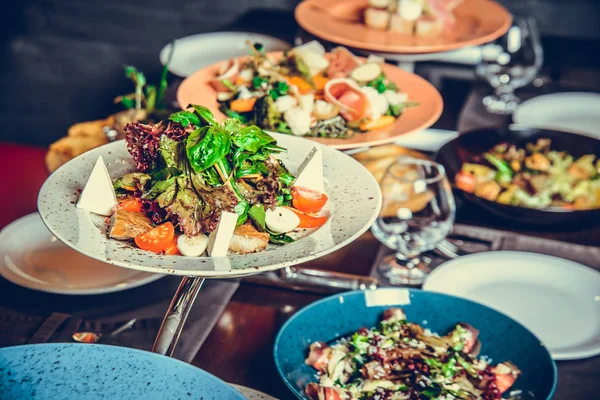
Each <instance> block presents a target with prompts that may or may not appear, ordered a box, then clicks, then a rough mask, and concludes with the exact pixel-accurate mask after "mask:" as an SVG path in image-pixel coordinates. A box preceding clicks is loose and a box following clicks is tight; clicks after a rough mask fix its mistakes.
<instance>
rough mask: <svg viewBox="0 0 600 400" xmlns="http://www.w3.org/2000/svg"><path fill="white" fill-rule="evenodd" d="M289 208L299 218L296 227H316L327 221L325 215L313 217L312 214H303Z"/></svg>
mask: <svg viewBox="0 0 600 400" xmlns="http://www.w3.org/2000/svg"><path fill="white" fill-rule="evenodd" d="M289 209H290V210H292V211H293V212H294V213H295V214H296V215H297V216H298V217H299V218H300V224H299V225H298V228H318V227H320V226H323V225H324V224H325V222H327V217H315V216H314V215H310V214H305V213H303V212H301V211H298V210H296V209H295V208H292V207H289Z"/></svg>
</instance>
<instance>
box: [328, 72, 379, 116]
mask: <svg viewBox="0 0 600 400" xmlns="http://www.w3.org/2000/svg"><path fill="white" fill-rule="evenodd" d="M325 98H326V99H327V101H329V102H330V103H332V104H335V105H336V106H338V107H339V108H340V114H341V115H342V117H344V119H346V120H347V121H358V120H360V119H363V118H369V117H370V114H371V112H370V110H371V104H370V102H369V99H368V97H367V95H366V94H365V93H364V92H363V91H361V90H360V87H359V86H358V85H357V84H356V83H355V82H354V81H352V80H350V79H332V80H330V81H329V82H327V85H325Z"/></svg>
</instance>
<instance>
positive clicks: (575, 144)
mask: <svg viewBox="0 0 600 400" xmlns="http://www.w3.org/2000/svg"><path fill="white" fill-rule="evenodd" d="M436 160H437V161H438V162H439V163H441V164H442V165H444V167H445V168H446V172H447V174H448V179H449V180H450V181H451V182H454V187H455V189H456V190H457V192H458V193H460V194H461V196H462V197H463V198H465V199H466V200H467V201H469V202H471V203H473V204H476V205H478V206H480V207H482V208H484V209H486V210H488V211H489V212H491V213H493V214H495V215H498V216H500V217H502V218H505V219H508V220H512V221H517V222H520V223H525V224H529V225H540V226H548V225H556V224H564V223H572V222H581V221H586V220H587V221H594V220H598V218H600V140H598V139H595V138H592V137H588V136H583V135H578V134H574V133H568V132H561V131H554V130H547V129H538V128H530V127H520V126H516V125H511V126H508V127H506V128H490V129H481V130H475V131H471V132H467V133H464V134H461V135H460V136H458V137H457V138H456V139H453V140H452V141H450V142H448V143H446V144H445V145H444V146H443V147H442V148H441V149H440V150H439V151H438V153H437V156H436Z"/></svg>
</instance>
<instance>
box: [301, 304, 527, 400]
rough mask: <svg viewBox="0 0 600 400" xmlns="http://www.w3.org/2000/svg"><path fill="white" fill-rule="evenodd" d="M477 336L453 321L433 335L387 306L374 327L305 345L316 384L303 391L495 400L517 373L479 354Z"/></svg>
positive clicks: (351, 398)
mask: <svg viewBox="0 0 600 400" xmlns="http://www.w3.org/2000/svg"><path fill="white" fill-rule="evenodd" d="M478 334H479V331H477V330H476V329H475V328H473V327H472V326H470V325H468V324H465V323H459V324H457V325H456V326H455V327H454V329H453V330H452V331H451V332H449V333H448V334H446V335H445V336H439V335H437V334H436V333H433V332H431V331H430V330H429V329H425V328H423V327H422V326H420V325H419V324H416V323H413V322H409V321H407V319H406V315H405V313H404V311H403V310H402V309H400V308H391V309H388V310H386V311H384V313H383V319H382V320H381V322H380V323H379V325H378V326H376V327H373V328H370V329H368V328H366V327H361V328H360V329H358V330H357V331H356V332H354V333H353V334H352V335H351V336H349V337H346V338H342V339H341V340H338V341H336V342H334V343H332V344H331V345H328V344H326V343H324V342H315V343H313V344H312V345H311V346H310V353H309V355H308V358H307V359H306V363H307V364H308V365H310V366H312V367H314V368H315V369H316V370H317V377H318V382H311V383H309V384H308V385H307V387H306V394H307V396H308V398H310V399H311V400H320V399H347V400H383V399H389V400H392V399H398V400H424V399H436V400H451V399H463V400H498V399H501V398H502V394H503V393H506V392H507V391H508V390H509V389H510V388H511V386H512V385H513V384H514V382H515V381H516V379H517V378H518V377H519V375H520V371H519V370H518V368H517V367H516V366H514V365H513V364H512V363H510V362H503V363H500V364H498V365H496V366H492V365H491V364H490V361H491V360H489V358H487V357H479V354H478V353H479V349H480V343H479V341H478ZM509 395H511V396H512V393H509Z"/></svg>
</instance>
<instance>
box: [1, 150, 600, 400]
mask: <svg viewBox="0 0 600 400" xmlns="http://www.w3.org/2000/svg"><path fill="white" fill-rule="evenodd" d="M44 154H45V150H44V149H40V148H34V147H28V146H20V145H11V144H0V170H1V171H3V172H4V174H3V175H4V176H3V184H2V191H1V192H0V193H1V194H2V195H1V196H0V209H2V210H3V211H2V213H0V228H1V227H3V226H5V225H6V224H7V223H9V222H10V221H12V220H15V219H17V218H19V217H21V216H24V215H26V214H28V213H31V212H34V211H36V209H37V207H36V199H37V193H38V191H39V188H40V187H41V185H42V183H43V181H44V180H45V178H46V176H47V173H46V170H45V167H44V163H43V157H44ZM458 221H460V222H463V223H465V222H467V223H474V224H479V225H483V226H493V227H496V228H500V229H512V230H516V231H519V232H522V233H526V234H531V235H536V236H542V237H547V238H553V239H557V240H564V241H571V242H574V243H581V244H588V245H597V244H598V243H600V226H596V227H594V226H593V225H591V226H583V227H582V226H571V227H567V228H565V227H561V228H560V229H554V230H548V229H546V230H545V231H544V232H535V231H526V230H524V229H523V228H521V227H519V226H515V225H514V224H512V225H510V224H507V223H505V222H503V221H500V220H498V219H496V218H493V217H491V216H490V215H488V214H486V213H485V212H483V211H480V210H478V209H473V208H468V207H462V208H461V209H460V210H459V214H458ZM596 225H598V224H596ZM378 247H379V246H378V242H377V241H376V240H375V238H374V237H373V236H372V235H371V233H369V232H367V233H365V234H364V235H363V236H361V237H360V238H359V239H358V240H356V241H355V242H354V243H352V244H351V245H349V246H346V247H345V248H343V249H341V250H339V251H337V252H335V253H333V254H330V255H328V256H326V257H323V258H321V259H318V260H315V261H312V262H310V263H308V264H306V266H308V267H311V268H320V269H327V270H333V271H341V272H348V273H353V274H368V273H369V271H370V269H371V265H372V263H373V260H374V258H375V255H376V253H377V251H378ZM319 298H321V296H318V295H314V294H309V293H301V292H291V291H286V290H279V289H272V288H267V287H262V286H257V285H253V284H247V283H242V285H241V287H240V288H239V289H238V291H237V293H236V294H235V296H234V297H233V299H232V301H231V302H230V303H229V305H228V306H227V308H226V310H225V311H224V312H223V314H222V316H221V317H220V319H219V321H218V323H217V325H216V326H215V328H214V329H213V331H212V332H211V334H210V336H209V337H208V339H207V340H206V342H205V343H204V345H203V346H202V348H201V350H200V352H199V353H198V354H197V356H196V358H195V359H194V361H193V364H194V365H197V366H198V367H200V368H203V369H205V370H206V371H208V372H211V373H213V374H215V375H216V376H218V377H220V378H222V379H224V380H226V381H228V382H232V383H237V384H241V385H244V386H248V387H252V388H255V389H258V390H261V391H263V392H265V393H268V394H271V395H273V396H276V397H277V398H280V399H289V398H291V397H292V396H291V393H290V392H289V390H288V389H287V388H286V387H285V385H284V383H283V382H282V381H281V379H280V378H279V375H278V374H277V371H276V370H275V365H274V362H273V356H272V354H273V341H274V339H275V336H276V334H277V332H278V330H279V328H280V327H281V325H282V324H283V323H284V322H285V320H286V319H287V318H288V317H289V316H290V315H292V314H293V313H294V312H296V311H297V310H298V309H300V308H302V307H303V306H305V305H307V304H309V303H311V302H313V301H315V300H317V299H319ZM196 307H202V304H196ZM558 365H559V386H558V391H557V394H556V397H555V398H557V399H584V398H586V399H591V398H600V397H598V396H597V393H600V387H599V386H600V383H599V382H600V380H598V379H597V373H598V368H597V366H598V357H596V358H592V359H588V360H580V361H569V362H559V363H558ZM574 375H578V376H579V377H580V378H581V377H582V376H583V377H585V381H586V382H589V385H587V386H583V387H582V386H581V385H578V387H571V386H570V384H569V381H570V377H571V376H574ZM592 393H593V394H592ZM590 394H592V395H591V396H592V397H590ZM594 395H596V397H593V396H594Z"/></svg>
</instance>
